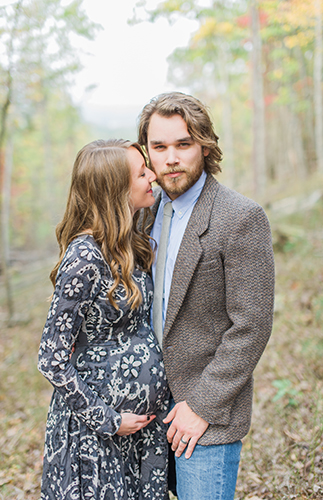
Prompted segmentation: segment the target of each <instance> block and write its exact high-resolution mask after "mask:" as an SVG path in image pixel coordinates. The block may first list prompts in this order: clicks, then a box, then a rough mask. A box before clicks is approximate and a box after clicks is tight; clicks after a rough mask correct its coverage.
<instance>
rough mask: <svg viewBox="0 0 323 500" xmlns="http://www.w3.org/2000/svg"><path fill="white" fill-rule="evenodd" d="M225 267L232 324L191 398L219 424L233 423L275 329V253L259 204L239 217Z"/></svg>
mask: <svg viewBox="0 0 323 500" xmlns="http://www.w3.org/2000/svg"><path fill="white" fill-rule="evenodd" d="M231 227H232V226H231ZM223 266H224V276H225V295H226V312H227V315H228V317H229V319H230V321H231V322H232V324H231V327H230V328H229V329H227V330H226V331H225V332H224V334H223V336H222V341H221V343H220V345H219V346H218V348H217V350H216V352H215V355H214V358H213V359H212V360H211V361H210V363H209V364H208V365H207V366H206V367H205V369H204V370H203V372H202V375H201V377H200V378H199V380H198V383H197V384H196V385H195V386H194V388H193V389H192V390H191V391H190V393H189V395H188V397H187V398H186V401H187V403H188V405H189V406H190V408H191V409H192V410H193V411H194V412H195V413H197V414H198V415H200V416H201V417H202V418H204V419H205V420H206V421H207V422H209V423H210V424H217V425H228V424H229V422H230V413H231V409H232V406H233V405H234V403H235V401H236V399H237V397H238V396H239V394H240V393H241V392H242V391H243V388H244V386H245V385H246V384H248V383H250V382H251V380H252V374H253V371H254V369H255V367H256V365H257V363H258V361H259V359H260V357H261V355H262V353H263V351H264V349H265V346H266V344H267V342H268V339H269V337H270V334H271V330H272V321H273V306H274V257H273V249H272V240H271V232H270V226H269V222H268V219H267V216H266V214H265V212H264V210H263V209H262V208H261V207H260V206H259V205H256V204H255V205H252V207H251V208H249V210H248V211H247V213H246V214H244V216H242V217H241V216H240V217H238V218H237V219H236V221H235V224H234V226H233V227H232V232H231V235H230V236H229V238H228V240H227V245H226V248H225V251H224V256H223ZM215 300H216V297H215Z"/></svg>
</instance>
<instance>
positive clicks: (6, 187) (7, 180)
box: [0, 0, 22, 323]
mask: <svg viewBox="0 0 323 500" xmlns="http://www.w3.org/2000/svg"><path fill="white" fill-rule="evenodd" d="M21 5H22V0H20V1H18V2H17V4H16V6H15V17H14V23H13V27H12V30H11V33H10V35H9V36H10V39H9V43H8V51H7V56H8V69H7V71H6V79H7V81H6V87H7V89H6V92H7V94H6V97H5V100H4V104H3V106H2V108H1V112H0V161H1V158H4V159H3V161H4V165H3V166H2V165H1V169H0V170H2V172H3V176H2V190H1V195H2V200H1V267H2V271H3V274H4V282H5V290H6V299H7V307H8V317H9V323H10V322H11V320H12V318H13V313H14V307H13V298H12V292H11V281H10V273H9V264H10V263H9V209H10V196H11V172H12V150H13V141H12V138H11V139H10V140H9V141H8V147H7V150H6V154H5V155H4V154H3V152H4V150H5V148H4V144H5V140H6V136H7V128H8V115H9V108H10V105H11V101H12V92H13V76H12V75H13V65H14V63H13V60H14V46H13V41H14V38H15V35H16V29H17V25H18V19H19V15H20V9H21ZM2 167H3V168H2Z"/></svg>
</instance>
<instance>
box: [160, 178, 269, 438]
mask: <svg viewBox="0 0 323 500" xmlns="http://www.w3.org/2000/svg"><path fill="white" fill-rule="evenodd" d="M160 198H161V195H160V193H159V194H157V197H156V202H155V204H154V206H153V209H152V210H153V213H154V214H156V212H157V208H158V205H159V203H160ZM273 303H274V259H273V250H272V241H271V232H270V227H269V222H268V219H267V216H266V214H265V212H264V210H263V209H262V207H260V206H259V205H258V204H257V203H256V202H254V201H252V200H250V199H248V198H246V197H245V196H243V195H241V194H239V193H237V192H235V191H233V190H231V189H229V188H227V187H225V186H224V185H221V184H220V183H219V182H218V181H217V180H216V179H215V178H214V177H213V176H212V175H208V176H207V179H206V182H205V185H204V187H203V190H202V192H201V195H200V197H199V199H198V201H197V203H196V205H195V207H194V209H193V212H192V215H191V217H190V220H189V222H188V224H187V227H186V230H185V233H184V236H183V239H182V242H181V245H180V249H179V252H178V255H177V260H176V263H175V267H174V272H173V278H172V283H171V290H170V296H169V301H168V307H167V314H166V319H165V327H164V335H163V356H164V363H165V368H166V374H167V378H168V383H169V386H170V390H171V392H172V395H173V397H174V400H175V402H176V403H178V402H180V401H183V400H186V402H187V404H188V405H189V406H190V408H191V409H192V410H193V411H194V412H195V413H197V414H198V415H200V416H201V417H202V418H203V419H205V420H206V421H207V422H209V424H210V425H209V427H208V428H207V430H206V432H205V433H204V434H203V436H201V438H200V439H199V442H198V443H199V444H201V445H210V444H225V443H231V442H234V441H237V440H239V439H242V438H243V437H244V436H245V435H246V434H247V433H248V431H249V428H250V423H251V411H252V392H253V371H254V369H255V367H256V365H257V363H258V361H259V358H260V356H261V355H262V353H263V351H264V349H265V346H266V344H267V342H268V339H269V336H270V334H271V329H272V319H273Z"/></svg>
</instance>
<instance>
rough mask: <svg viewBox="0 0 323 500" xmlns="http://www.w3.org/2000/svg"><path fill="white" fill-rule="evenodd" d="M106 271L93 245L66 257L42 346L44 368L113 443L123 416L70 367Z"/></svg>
mask: <svg viewBox="0 0 323 500" xmlns="http://www.w3.org/2000/svg"><path fill="white" fill-rule="evenodd" d="M101 270H102V262H100V261H99V256H98V255H96V253H95V252H94V251H93V248H92V246H91V245H90V244H89V243H86V242H83V244H82V245H79V247H76V248H75V246H74V248H73V249H72V250H68V251H67V253H66V254H65V257H64V259H63V262H62V265H61V267H60V269H59V271H58V275H57V280H56V286H55V291H54V294H53V298H52V302H51V306H50V309H49V312H48V317H47V321H46V324H45V327H44V331H43V334H42V338H41V342H40V348H39V355H38V369H39V371H40V372H41V373H42V375H44V377H45V378H47V379H48V380H49V382H50V383H51V384H52V385H53V387H54V388H55V389H56V390H57V391H58V392H59V394H60V395H61V396H62V398H63V399H64V401H65V403H66V404H67V406H68V407H69V408H70V409H71V410H72V412H73V413H75V415H77V417H78V418H79V419H80V420H81V421H82V422H84V423H85V424H86V425H87V426H88V427H89V428H90V429H91V430H94V431H95V432H97V434H99V435H100V436H101V437H102V438H103V439H107V438H108V437H110V436H111V435H113V434H115V433H116V432H117V431H118V429H119V427H120V424H121V416H120V415H119V413H117V412H115V411H114V410H113V409H112V408H110V407H109V406H107V405H106V404H105V403H104V401H102V399H100V397H99V396H98V395H97V394H95V393H94V392H93V391H92V390H91V389H90V387H89V386H88V385H87V384H86V382H85V381H84V380H82V378H81V377H80V375H79V373H78V371H77V370H76V368H75V367H74V366H73V365H72V364H71V362H70V358H71V354H72V346H73V344H74V342H75V339H76V338H77V336H78V333H79V331H80V328H81V325H82V322H83V319H84V317H85V316H86V314H87V311H88V310H89V308H90V306H91V304H92V303H93V301H94V300H95V298H96V295H97V294H98V293H99V291H100V285H101V280H102V276H101Z"/></svg>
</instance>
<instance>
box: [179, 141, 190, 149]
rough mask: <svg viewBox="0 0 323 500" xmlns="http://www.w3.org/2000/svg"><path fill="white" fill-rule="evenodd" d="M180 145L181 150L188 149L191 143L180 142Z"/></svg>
mask: <svg viewBox="0 0 323 500" xmlns="http://www.w3.org/2000/svg"><path fill="white" fill-rule="evenodd" d="M179 145H180V147H181V148H187V147H188V146H190V143H189V142H180V144H179Z"/></svg>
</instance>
